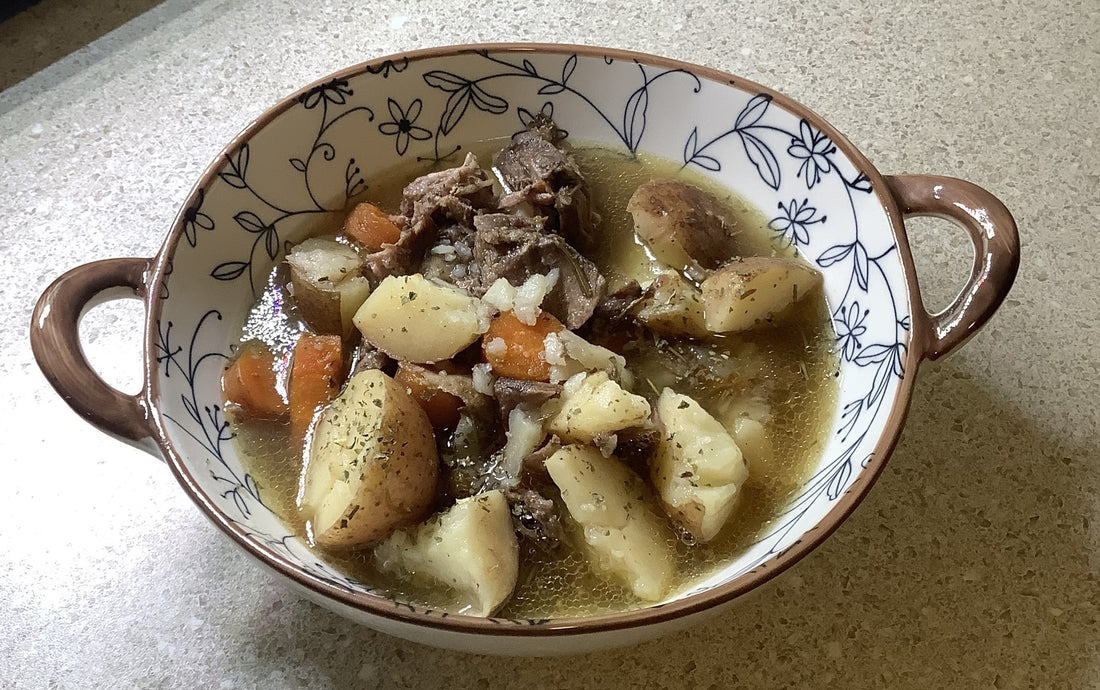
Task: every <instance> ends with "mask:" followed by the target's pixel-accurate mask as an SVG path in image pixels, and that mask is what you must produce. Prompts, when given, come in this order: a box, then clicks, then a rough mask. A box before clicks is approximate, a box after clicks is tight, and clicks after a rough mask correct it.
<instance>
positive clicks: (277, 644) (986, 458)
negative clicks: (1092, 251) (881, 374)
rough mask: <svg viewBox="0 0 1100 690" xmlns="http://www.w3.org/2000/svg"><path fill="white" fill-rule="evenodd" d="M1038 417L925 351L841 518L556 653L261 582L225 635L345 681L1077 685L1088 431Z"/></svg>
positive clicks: (1088, 619) (1089, 598)
mask: <svg viewBox="0 0 1100 690" xmlns="http://www.w3.org/2000/svg"><path fill="white" fill-rule="evenodd" d="M971 368H972V367H971ZM1041 419H1042V416H1041V415H1038V414H1029V413H1028V412H1027V411H1024V410H1021V409H1017V408H1015V407H1014V406H1013V404H1012V403H1011V402H1010V401H1009V399H1008V396H1007V395H1004V394H1002V393H1000V392H998V391H996V390H991V389H989V388H988V387H986V386H985V385H983V383H982V382H980V381H978V380H976V379H974V378H972V376H971V373H970V371H968V370H967V367H966V366H965V365H962V364H956V363H955V362H954V361H953V360H948V361H946V362H943V363H942V364H933V365H926V366H925V368H924V370H922V371H921V372H920V380H919V381H918V382H917V385H916V397H915V398H914V401H913V406H912V409H911V412H910V416H909V420H908V422H907V425H906V428H905V431H904V433H903V436H902V439H901V442H900V443H899V445H898V448H897V450H896V451H895V453H894V456H893V458H892V459H891V460H890V462H889V464H888V466H887V467H886V469H885V470H884V472H883V474H882V476H881V478H880V479H879V482H878V485H877V486H876V487H875V488H874V489H873V490H872V491H871V493H870V495H869V496H868V497H867V499H866V500H865V501H864V502H863V504H862V505H861V506H860V508H859V509H858V510H857V511H856V512H855V513H854V514H853V515H852V516H851V518H849V520H848V521H846V523H845V524H844V525H843V526H842V527H841V528H840V529H839V530H838V531H837V532H836V533H835V534H834V535H833V536H832V537H830V538H829V539H828V540H827V541H826V542H825V543H824V544H823V545H822V546H821V547H819V548H818V549H817V550H816V551H815V552H814V553H812V554H811V555H810V556H809V557H807V558H806V559H805V560H804V561H803V562H801V563H799V564H797V565H796V566H795V567H794V568H792V569H791V570H789V571H788V572H787V573H785V574H784V575H783V576H781V577H780V578H778V579H777V580H776V581H773V582H772V583H771V584H769V585H768V586H766V587H765V588H763V589H762V590H760V591H758V593H757V595H756V596H753V597H749V598H747V599H746V600H744V601H743V602H742V603H741V604H740V605H738V606H735V607H734V608H733V609H732V610H730V611H728V612H726V613H723V614H721V615H719V616H717V617H714V618H711V619H710V620H708V621H706V622H704V623H702V624H700V625H698V626H695V627H693V628H691V629H689V630H687V631H685V632H682V633H679V634H677V635H674V636H672V637H666V638H662V639H660V640H657V641H654V642H650V643H645V644H642V645H638V646H634V647H628V648H623V649H617V650H610V651H602V652H594V653H591V654H587V655H582V656H578V657H572V658H568V659H562V658H541V659H530V658H508V657H484V656H475V655H469V654H462V653H458V652H451V651H445V650H438V649H433V648H430V647H425V646H421V645H416V644H412V643H409V642H405V641H402V640H399V639H396V638H391V637H389V636H386V635H382V634H380V633H375V632H373V631H371V630H368V629H366V628H363V627H360V626H357V625H356V624H354V623H351V622H349V621H347V620H345V619H343V618H341V617H339V616H337V615H335V614H332V613H329V612H328V611H325V610H323V609H321V608H320V607H317V606H315V605H313V604H311V603H308V602H306V601H304V600H301V599H298V598H297V597H295V596H294V595H292V594H289V593H287V592H285V591H284V590H283V589H282V588H281V587H277V586H275V585H272V586H271V587H269V588H265V589H264V591H263V593H262V595H261V597H260V600H259V601H258V602H257V606H256V609H255V611H254V615H255V620H254V621H253V626H252V629H253V630H254V631H255V634H254V635H251V636H246V637H243V638H237V639H238V640H240V641H241V644H242V647H251V649H246V648H242V649H235V650H227V651H228V652H229V653H233V654H239V655H248V656H252V657H255V658H256V659H257V661H258V662H260V663H261V664H263V665H266V666H268V667H274V668H278V667H283V666H286V665H287V664H288V663H290V660H291V659H295V660H297V664H296V665H297V666H298V667H297V669H296V675H300V676H301V675H302V674H303V673H305V674H306V675H308V676H310V677H313V678H314V679H320V678H323V679H325V681H326V682H325V683H324V685H325V686H326V687H329V686H335V687H340V688H344V687H351V688H355V687H363V688H375V687H409V686H424V687H431V686H435V685H437V684H438V683H440V682H445V683H446V684H447V685H448V686H449V687H472V688H479V687H513V686H515V687H521V686H522V687H578V688H580V687H585V688H587V687H599V686H609V687H649V688H664V687H670V688H671V687H699V688H711V687H713V688H724V687H730V686H732V684H734V683H736V684H737V686H738V687H741V688H757V687H759V688H776V687H790V686H798V687H802V686H806V687H892V688H895V687H896V688H907V687H912V688H928V687H995V688H1011V687H1081V686H1083V685H1086V684H1088V682H1089V681H1088V680H1087V678H1086V675H1087V674H1088V673H1090V672H1091V673H1095V672H1096V670H1097V669H1096V668H1095V666H1096V663H1097V662H1096V659H1097V658H1098V645H1100V639H1098V636H1097V634H1096V630H1097V625H1098V622H1097V616H1098V612H1100V577H1098V575H1097V573H1098V569H1097V568H1096V567H1095V564H1090V556H1089V551H1088V541H1089V529H1090V525H1089V521H1088V518H1087V517H1083V516H1086V515H1087V514H1088V510H1089V503H1088V496H1087V495H1085V492H1084V490H1083V489H1082V487H1083V485H1084V484H1085V483H1086V482H1085V481H1084V480H1085V473H1086V471H1087V465H1088V464H1089V463H1090V462H1091V459H1092V458H1096V457H1098V456H1100V447H1098V444H1097V443H1096V441H1095V439H1093V440H1092V441H1091V442H1086V443H1083V444H1074V443H1073V442H1072V441H1069V440H1066V439H1063V438H1059V437H1058V436H1057V435H1056V434H1055V433H1054V431H1053V429H1051V428H1046V426H1045V425H1042V424H1041V422H1040V421H1039V420H1041ZM273 607H275V608H277V609H278V610H279V614H278V615H277V616H275V617H274V619H273V618H272V616H271V615H270V611H271V610H272V608H273ZM290 650H293V653H292V654H288V651H290ZM563 661H565V663H563ZM303 665H304V667H303ZM307 669H308V670H307ZM289 670H290V669H289V668H288V669H287V671H289ZM303 677H304V676H303Z"/></svg>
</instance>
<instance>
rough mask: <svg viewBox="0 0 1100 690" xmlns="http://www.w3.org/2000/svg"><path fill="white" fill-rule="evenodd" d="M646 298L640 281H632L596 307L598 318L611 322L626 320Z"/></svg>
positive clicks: (609, 295)
mask: <svg viewBox="0 0 1100 690" xmlns="http://www.w3.org/2000/svg"><path fill="white" fill-rule="evenodd" d="M644 296H645V294H644V292H643V290H642V286H641V285H639V284H638V281H636V280H631V281H628V282H627V283H626V284H624V285H623V286H622V287H620V288H618V289H616V290H615V291H614V292H611V293H609V294H608V295H607V297H605V298H603V300H601V301H600V303H599V304H598V305H596V316H599V317H602V318H605V319H607V320H609V321H619V320H621V319H625V318H626V317H627V315H628V313H629V312H630V310H631V309H633V308H634V306H635V305H637V304H638V302H640V301H641V300H642V298H643V297H644Z"/></svg>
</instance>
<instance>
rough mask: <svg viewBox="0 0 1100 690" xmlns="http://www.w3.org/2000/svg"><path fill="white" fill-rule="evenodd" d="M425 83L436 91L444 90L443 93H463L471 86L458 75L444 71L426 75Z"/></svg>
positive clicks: (434, 71) (433, 71)
mask: <svg viewBox="0 0 1100 690" xmlns="http://www.w3.org/2000/svg"><path fill="white" fill-rule="evenodd" d="M424 81H425V82H426V83H427V84H428V86H431V87H433V88H436V89H442V90H443V91H452V92H453V91H461V90H462V89H465V88H466V87H468V86H469V85H470V81H469V80H468V79H463V78H462V77H460V76H458V75H457V74H451V73H450V72H444V71H442V70H432V71H431V72H427V73H426V74H425V75H424Z"/></svg>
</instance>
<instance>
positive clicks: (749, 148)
mask: <svg viewBox="0 0 1100 690" xmlns="http://www.w3.org/2000/svg"><path fill="white" fill-rule="evenodd" d="M737 135H738V136H739V137H741V144H742V145H743V146H744V147H745V155H746V156H748V157H749V162H750V163H752V165H753V167H754V168H756V172H757V173H758V174H759V175H760V179H761V180H763V181H764V184H766V185H768V186H769V187H771V188H772V189H779V182H780V172H779V161H778V160H776V158H775V154H774V153H772V150H771V149H770V148H768V145H767V144H765V143H764V142H763V141H761V140H760V139H758V138H757V137H755V136H754V135H752V134H749V133H748V132H746V131H741V130H739V131H738V132H737Z"/></svg>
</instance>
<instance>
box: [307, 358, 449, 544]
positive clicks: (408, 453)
mask: <svg viewBox="0 0 1100 690" xmlns="http://www.w3.org/2000/svg"><path fill="white" fill-rule="evenodd" d="M438 472H439V457H438V454H437V452H436V446H435V437H434V436H433V435H432V427H431V424H430V423H429V422H428V417H427V415H425V414H424V410H422V409H420V406H419V405H418V404H417V403H416V401H415V400H413V399H412V397H411V396H410V395H409V394H408V393H406V392H405V390H404V389H403V388H402V387H401V386H400V385H398V384H397V383H395V382H394V381H393V379H391V378H390V377H388V376H386V375H385V374H384V373H382V372H381V371H379V370H377V369H368V370H365V371H363V372H361V373H359V374H356V375H355V376H353V377H352V378H351V380H349V381H348V384H347V386H346V387H345V388H344V391H343V392H342V393H341V394H340V395H339V396H337V398H336V399H335V400H333V401H332V404H330V405H329V406H328V407H327V408H326V409H325V410H324V412H322V413H321V418H320V419H319V420H318V422H317V426H316V428H315V429H314V432H313V440H312V442H311V444H310V447H309V462H308V463H307V465H306V467H305V470H304V473H305V476H304V486H303V491H302V501H301V508H302V511H303V512H304V513H305V516H306V517H307V518H308V519H309V520H310V524H311V529H312V532H313V538H314V540H315V541H316V542H317V544H319V545H321V546H326V547H329V548H354V547H358V546H363V545H367V544H370V543H372V542H375V541H378V540H380V539H383V538H385V537H386V536H387V535H389V534H390V533H391V532H393V531H394V530H396V529H398V528H400V527H405V526H406V525H411V524H414V523H416V522H417V521H418V520H420V519H421V518H422V517H423V516H424V513H425V512H426V511H427V510H428V509H429V507H430V506H431V503H432V501H433V500H434V499H435V487H436V480H437V477H438Z"/></svg>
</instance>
